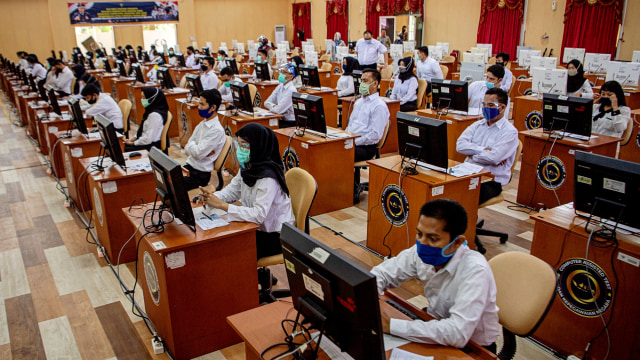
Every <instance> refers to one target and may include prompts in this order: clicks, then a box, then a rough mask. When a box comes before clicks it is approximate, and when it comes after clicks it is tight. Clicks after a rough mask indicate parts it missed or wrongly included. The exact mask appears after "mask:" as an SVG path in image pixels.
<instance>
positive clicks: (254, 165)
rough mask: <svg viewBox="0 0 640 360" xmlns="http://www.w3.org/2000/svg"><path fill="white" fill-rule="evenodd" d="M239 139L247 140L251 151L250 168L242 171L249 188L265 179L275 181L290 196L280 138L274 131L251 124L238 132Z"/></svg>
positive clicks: (243, 178) (241, 173)
mask: <svg viewBox="0 0 640 360" xmlns="http://www.w3.org/2000/svg"><path fill="white" fill-rule="evenodd" d="M236 136H237V137H241V138H243V139H245V140H246V141H247V142H248V143H249V146H250V147H251V149H250V154H249V159H250V164H251V165H250V166H248V167H246V168H245V169H241V170H240V175H241V176H242V181H243V182H244V183H245V184H247V186H254V185H255V184H256V182H257V181H258V180H260V179H263V178H267V177H268V178H272V179H275V180H276V181H277V182H278V184H280V188H281V189H282V191H284V192H285V193H286V194H287V195H289V188H288V187H287V183H286V182H285V179H284V164H283V163H282V158H281V157H280V148H279V146H278V138H277V137H276V134H275V133H274V132H273V130H271V129H269V128H268V127H266V126H264V125H260V124H257V123H250V124H247V125H245V126H243V127H242V128H241V129H240V130H238V131H237V132H236Z"/></svg>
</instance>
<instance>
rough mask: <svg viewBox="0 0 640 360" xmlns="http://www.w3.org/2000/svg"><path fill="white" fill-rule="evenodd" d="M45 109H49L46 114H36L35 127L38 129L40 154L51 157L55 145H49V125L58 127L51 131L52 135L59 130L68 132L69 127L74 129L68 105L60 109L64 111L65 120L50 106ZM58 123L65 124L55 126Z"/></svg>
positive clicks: (37, 136)
mask: <svg viewBox="0 0 640 360" xmlns="http://www.w3.org/2000/svg"><path fill="white" fill-rule="evenodd" d="M44 108H45V109H47V113H46V114H45V113H38V112H36V115H35V116H36V121H35V122H34V126H35V128H36V129H35V130H36V134H35V137H36V138H37V141H38V145H40V152H41V153H42V155H49V151H50V150H51V145H53V144H49V142H48V139H47V138H48V137H49V134H50V133H49V132H48V131H49V130H48V129H47V125H53V126H55V127H56V128H55V129H52V130H51V131H52V133H56V132H58V130H66V129H68V128H69V126H72V127H73V125H72V124H70V122H71V115H70V114H69V107H68V106H67V105H64V107H61V108H60V109H61V111H62V116H63V117H64V118H60V117H58V115H56V113H54V112H53V111H51V107H50V106H49V105H46V106H45V107H44ZM62 109H64V110H62ZM57 122H63V123H61V124H54V123H57Z"/></svg>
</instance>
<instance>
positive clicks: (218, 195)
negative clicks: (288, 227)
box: [200, 123, 295, 259]
mask: <svg viewBox="0 0 640 360" xmlns="http://www.w3.org/2000/svg"><path fill="white" fill-rule="evenodd" d="M236 136H237V141H235V142H234V144H235V148H236V157H237V159H238V161H239V162H240V165H241V167H242V168H241V170H240V174H238V175H236V176H235V177H234V178H233V180H231V183H229V185H227V186H226V187H225V188H224V189H222V190H220V191H216V192H215V193H213V194H211V193H210V192H208V191H207V190H206V189H204V188H202V187H201V188H200V190H201V191H202V193H203V194H202V200H203V202H204V203H205V204H206V205H207V206H211V207H213V208H216V209H222V210H224V211H226V212H227V214H228V220H229V221H244V222H252V223H255V224H256V225H258V226H260V230H259V231H257V232H256V248H257V251H258V259H259V258H262V257H265V256H271V255H276V254H279V253H280V252H281V248H280V230H281V229H282V224H284V223H288V224H292V225H293V224H294V222H295V218H294V216H293V209H292V208H291V199H290V198H289V189H288V188H287V184H286V182H285V180H284V165H283V164H282V158H281V157H280V151H279V147H278V138H277V137H276V134H275V133H274V132H273V131H272V130H271V129H269V128H268V127H266V126H263V125H260V124H256V123H251V124H247V125H245V126H243V127H242V128H241V129H240V130H238V131H237V132H236ZM238 200H240V201H241V202H242V205H241V206H239V205H233V204H232V203H233V202H236V201H238Z"/></svg>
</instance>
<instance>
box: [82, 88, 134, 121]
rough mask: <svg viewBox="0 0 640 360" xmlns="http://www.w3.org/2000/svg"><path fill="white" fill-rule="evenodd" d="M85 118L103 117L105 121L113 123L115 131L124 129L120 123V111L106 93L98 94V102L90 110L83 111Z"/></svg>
mask: <svg viewBox="0 0 640 360" xmlns="http://www.w3.org/2000/svg"><path fill="white" fill-rule="evenodd" d="M85 114H86V115H87V116H94V117H95V116H96V115H103V116H104V117H106V118H107V119H109V120H111V122H113V126H114V127H115V128H116V129H122V128H123V127H124V125H123V123H122V111H120V107H119V106H118V104H117V103H116V101H115V100H113V98H112V97H111V95H109V94H107V93H100V95H98V101H96V103H95V104H93V105H92V106H91V107H90V108H88V109H87V110H85Z"/></svg>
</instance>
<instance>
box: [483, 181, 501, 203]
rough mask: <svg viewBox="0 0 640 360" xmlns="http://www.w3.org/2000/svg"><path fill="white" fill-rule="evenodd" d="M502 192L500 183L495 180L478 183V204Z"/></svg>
mask: <svg viewBox="0 0 640 360" xmlns="http://www.w3.org/2000/svg"><path fill="white" fill-rule="evenodd" d="M501 192H502V184H500V183H499V182H495V181H485V182H483V183H482V184H480V202H479V203H480V204H482V203H483V202H485V201H487V200H489V199H491V198H492V197H494V196H498V195H500V193H501Z"/></svg>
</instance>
